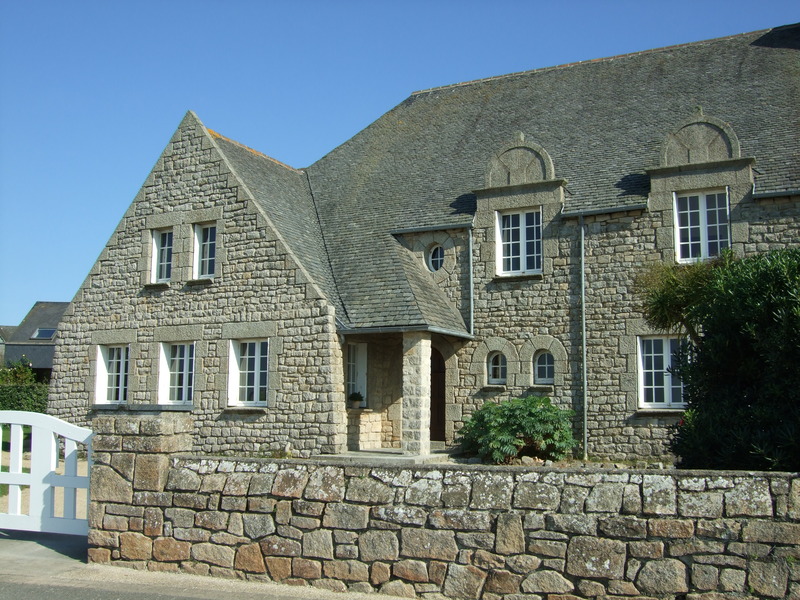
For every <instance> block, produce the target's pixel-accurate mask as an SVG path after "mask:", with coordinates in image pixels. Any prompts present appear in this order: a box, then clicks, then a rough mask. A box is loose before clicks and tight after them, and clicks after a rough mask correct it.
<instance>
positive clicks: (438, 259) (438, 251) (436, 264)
mask: <svg viewBox="0 0 800 600" xmlns="http://www.w3.org/2000/svg"><path fill="white" fill-rule="evenodd" d="M443 264H444V248H442V247H441V246H440V245H439V244H436V245H435V246H433V247H431V249H430V250H429V251H428V268H429V269H430V270H431V271H434V272H436V271H438V270H439V269H441V268H442V265H443Z"/></svg>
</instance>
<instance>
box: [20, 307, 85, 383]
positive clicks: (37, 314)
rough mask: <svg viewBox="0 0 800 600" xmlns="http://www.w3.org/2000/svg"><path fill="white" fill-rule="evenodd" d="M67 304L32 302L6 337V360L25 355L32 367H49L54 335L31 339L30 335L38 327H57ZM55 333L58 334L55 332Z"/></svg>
mask: <svg viewBox="0 0 800 600" xmlns="http://www.w3.org/2000/svg"><path fill="white" fill-rule="evenodd" d="M69 304H70V303H69V302H37V303H36V304H34V305H33V307H32V308H31V309H30V311H28V314H27V315H25V318H24V319H22V322H21V323H20V324H19V325H18V326H17V327H16V328H14V330H13V332H12V333H11V335H10V337H9V338H7V339H6V349H5V360H6V362H12V363H13V362H17V361H19V360H21V359H22V357H23V356H25V358H27V359H28V360H29V361H30V362H31V363H32V365H33V368H35V369H51V368H52V367H53V350H54V349H55V336H54V337H53V338H48V339H32V337H33V335H34V334H35V333H36V330H37V329H40V328H48V329H57V328H58V325H59V323H60V322H61V317H62V316H63V315H64V312H65V311H66V310H67V308H68V307H69ZM56 335H58V334H57V333H56Z"/></svg>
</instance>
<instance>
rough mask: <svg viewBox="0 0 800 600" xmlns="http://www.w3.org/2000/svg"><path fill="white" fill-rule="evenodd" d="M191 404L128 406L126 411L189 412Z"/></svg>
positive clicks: (192, 406)
mask: <svg viewBox="0 0 800 600" xmlns="http://www.w3.org/2000/svg"><path fill="white" fill-rule="evenodd" d="M193 408H194V405H193V404H128V410H157V411H162V412H191V411H192V409H193Z"/></svg>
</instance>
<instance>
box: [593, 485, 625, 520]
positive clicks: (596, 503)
mask: <svg viewBox="0 0 800 600" xmlns="http://www.w3.org/2000/svg"><path fill="white" fill-rule="evenodd" d="M624 491H625V486H624V485H623V484H622V483H598V484H597V485H596V486H594V488H592V491H591V492H589V495H588V496H587V497H586V511H587V512H610V513H619V511H620V509H621V508H622V496H623V493H624Z"/></svg>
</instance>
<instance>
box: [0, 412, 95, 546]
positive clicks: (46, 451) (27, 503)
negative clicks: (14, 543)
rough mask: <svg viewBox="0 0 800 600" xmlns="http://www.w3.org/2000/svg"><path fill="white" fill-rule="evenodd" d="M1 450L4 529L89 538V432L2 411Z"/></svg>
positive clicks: (44, 417)
mask: <svg viewBox="0 0 800 600" xmlns="http://www.w3.org/2000/svg"><path fill="white" fill-rule="evenodd" d="M3 425H9V426H10V427H2V426H3ZM28 428H30V429H29V431H30V434H29V436H30V437H29V439H30V451H29V452H27V451H26V443H25V442H26V438H28ZM6 432H8V433H9V435H7V436H6V437H7V438H8V439H4V434H5V433H6ZM59 438H63V441H62V439H59ZM79 445H82V446H84V447H85V454H84V456H83V457H81V459H80V460H79V450H80V446H79ZM6 448H8V449H7V450H6ZM0 449H2V452H0V496H2V495H5V496H6V498H2V497H0V529H18V530H22V531H46V532H50V533H67V534H72V535H87V534H88V531H89V524H88V512H89V472H90V469H91V464H92V430H91V429H87V428H85V427H78V426H76V425H72V424H71V423H67V422H66V421H62V420H61V419H57V418H55V417H51V416H50V415H44V414H41V413H31V412H22V411H16V410H8V411H0ZM79 471H84V472H85V474H82V473H80V472H79ZM3 511H5V512H3Z"/></svg>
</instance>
